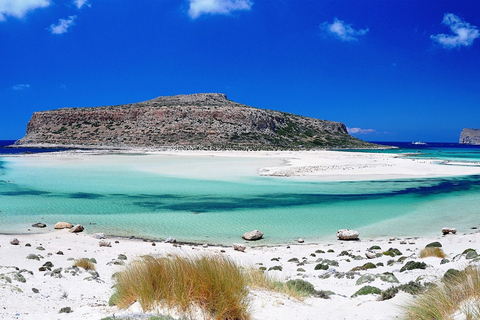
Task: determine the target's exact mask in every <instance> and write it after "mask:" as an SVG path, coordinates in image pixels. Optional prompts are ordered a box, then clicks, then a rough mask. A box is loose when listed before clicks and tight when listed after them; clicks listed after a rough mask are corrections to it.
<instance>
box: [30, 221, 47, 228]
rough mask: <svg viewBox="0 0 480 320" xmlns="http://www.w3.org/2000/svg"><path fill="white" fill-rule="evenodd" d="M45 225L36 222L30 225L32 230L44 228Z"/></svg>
mask: <svg viewBox="0 0 480 320" xmlns="http://www.w3.org/2000/svg"><path fill="white" fill-rule="evenodd" d="M46 226H47V225H46V224H45V223H41V222H37V223H34V224H32V227H34V228H45V227H46Z"/></svg>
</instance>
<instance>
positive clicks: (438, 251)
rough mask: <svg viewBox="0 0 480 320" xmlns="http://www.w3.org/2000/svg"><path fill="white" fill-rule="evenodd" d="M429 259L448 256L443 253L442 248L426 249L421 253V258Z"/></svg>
mask: <svg viewBox="0 0 480 320" xmlns="http://www.w3.org/2000/svg"><path fill="white" fill-rule="evenodd" d="M427 257H437V258H442V259H444V258H446V257H447V255H446V254H445V252H443V250H442V248H438V247H426V248H424V249H422V251H420V258H427Z"/></svg>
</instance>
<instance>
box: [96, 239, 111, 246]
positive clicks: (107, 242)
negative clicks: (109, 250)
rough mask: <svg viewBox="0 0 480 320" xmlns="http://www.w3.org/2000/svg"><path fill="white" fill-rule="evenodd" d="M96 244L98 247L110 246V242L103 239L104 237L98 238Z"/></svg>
mask: <svg viewBox="0 0 480 320" xmlns="http://www.w3.org/2000/svg"><path fill="white" fill-rule="evenodd" d="M98 245H99V246H100V247H111V246H112V244H111V243H110V241H108V240H105V239H103V240H100V241H99V242H98Z"/></svg>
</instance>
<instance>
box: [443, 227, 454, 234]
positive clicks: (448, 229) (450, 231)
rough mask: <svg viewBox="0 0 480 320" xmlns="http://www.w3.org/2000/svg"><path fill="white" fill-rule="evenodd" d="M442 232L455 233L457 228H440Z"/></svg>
mask: <svg viewBox="0 0 480 320" xmlns="http://www.w3.org/2000/svg"><path fill="white" fill-rule="evenodd" d="M442 233H443V235H446V234H449V233H451V234H456V233H457V229H456V228H442Z"/></svg>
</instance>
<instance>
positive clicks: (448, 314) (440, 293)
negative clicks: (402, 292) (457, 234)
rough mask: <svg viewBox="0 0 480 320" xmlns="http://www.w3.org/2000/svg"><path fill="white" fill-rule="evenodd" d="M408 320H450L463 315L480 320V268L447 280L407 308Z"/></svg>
mask: <svg viewBox="0 0 480 320" xmlns="http://www.w3.org/2000/svg"><path fill="white" fill-rule="evenodd" d="M404 312H405V319H407V320H427V319H428V320H431V319H451V318H453V315H454V314H458V313H460V314H464V315H465V317H466V319H480V268H479V267H467V268H466V269H465V270H463V271H461V272H459V273H458V274H457V275H453V276H450V277H448V278H447V279H444V280H443V281H442V282H440V283H439V284H438V285H436V286H433V287H431V288H430V289H429V290H427V291H426V292H425V293H423V294H421V295H419V296H418V297H417V298H416V299H415V300H413V301H412V302H411V303H410V304H409V305H407V306H406V307H405V308H404Z"/></svg>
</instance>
